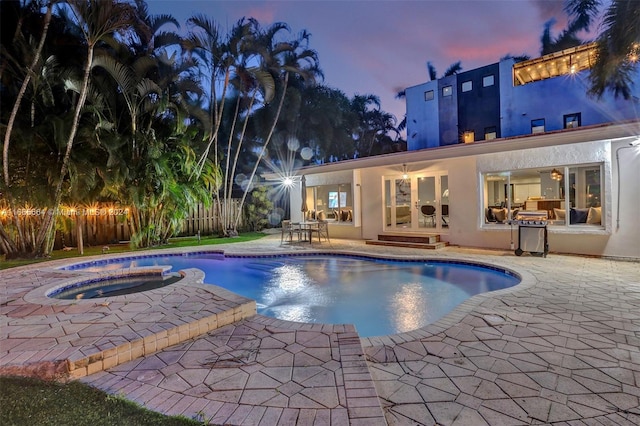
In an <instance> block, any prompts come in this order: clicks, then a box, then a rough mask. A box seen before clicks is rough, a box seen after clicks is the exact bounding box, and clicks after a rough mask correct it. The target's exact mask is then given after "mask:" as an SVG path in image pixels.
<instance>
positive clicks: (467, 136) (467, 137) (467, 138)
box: [462, 130, 475, 143]
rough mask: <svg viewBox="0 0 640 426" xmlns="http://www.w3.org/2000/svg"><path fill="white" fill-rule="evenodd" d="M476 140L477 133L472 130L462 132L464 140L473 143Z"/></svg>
mask: <svg viewBox="0 0 640 426" xmlns="http://www.w3.org/2000/svg"><path fill="white" fill-rule="evenodd" d="M474 140H475V133H474V132H473V131H472V130H468V131H466V132H464V133H463V134H462V142H464V143H471V142H473V141H474Z"/></svg>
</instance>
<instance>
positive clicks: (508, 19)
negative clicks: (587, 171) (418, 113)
mask: <svg viewBox="0 0 640 426" xmlns="http://www.w3.org/2000/svg"><path fill="white" fill-rule="evenodd" d="M147 4H148V5H149V12H150V13H151V14H161V13H170V14H171V15H173V16H174V17H175V18H176V19H178V21H179V22H180V23H181V25H183V30H184V23H185V21H186V20H187V19H188V18H189V17H190V16H193V15H195V14H198V13H203V14H205V15H207V16H209V17H210V18H212V19H213V20H215V21H216V22H218V24H219V26H220V28H221V30H223V32H224V33H225V34H226V33H227V30H228V29H230V28H231V27H232V26H233V24H234V23H236V22H237V21H238V19H240V18H242V17H253V18H256V19H257V20H258V21H259V23H260V25H261V26H262V27H263V28H264V27H267V26H269V25H271V24H273V23H274V22H285V23H287V24H288V25H289V26H290V27H291V32H292V35H297V34H298V33H299V32H300V31H301V30H303V29H306V30H307V31H308V32H309V33H311V40H310V48H312V49H314V50H316V51H317V52H318V55H319V59H320V67H321V69H322V70H323V72H324V76H325V78H324V82H323V84H325V85H327V86H329V87H332V88H335V89H339V90H341V91H343V92H344V93H345V94H346V95H347V96H348V97H350V98H351V97H352V96H353V95H355V94H362V95H364V94H373V95H377V96H378V97H379V98H380V100H381V103H382V109H383V110H385V111H387V112H390V113H392V114H394V115H395V116H396V117H397V119H398V121H400V120H402V118H403V117H404V114H405V105H404V101H403V100H398V99H396V98H395V95H396V93H398V91H400V90H403V89H404V88H407V87H411V86H415V85H417V84H420V83H424V82H426V81H428V80H429V76H428V72H427V67H426V63H427V61H430V62H431V63H432V64H433V65H434V66H435V68H436V70H437V72H438V77H440V76H441V75H442V73H444V71H445V70H446V69H447V68H448V67H449V65H451V64H452V63H454V62H457V61H462V67H463V71H466V70H471V69H474V68H477V67H479V66H483V65H488V64H492V63H495V62H498V61H499V60H500V58H501V57H503V56H505V55H507V54H512V55H521V54H527V55H529V56H531V57H536V56H538V55H539V52H540V36H541V34H542V31H543V25H544V23H545V22H546V21H548V20H549V19H551V18H554V17H555V18H556V19H557V21H558V22H557V24H556V25H555V27H554V31H553V34H554V35H557V34H558V32H559V31H561V30H562V29H563V28H564V27H565V24H566V15H565V13H564V12H563V10H562V6H563V2H562V1H561V0H464V1H463V0H448V1H446V0H368V1H355V0H340V1H338V0H327V1H318V0H313V1H307V0H265V1H248V0H247V1H244V0H236V1H221V0H186V1H185V0H182V1H175V0H147ZM589 36H591V37H595V34H593V33H592V34H590V35H587V37H589Z"/></svg>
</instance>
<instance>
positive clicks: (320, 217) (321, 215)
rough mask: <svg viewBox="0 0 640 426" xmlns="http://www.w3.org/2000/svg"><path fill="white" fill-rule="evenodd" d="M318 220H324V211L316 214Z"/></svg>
mask: <svg viewBox="0 0 640 426" xmlns="http://www.w3.org/2000/svg"><path fill="white" fill-rule="evenodd" d="M316 219H317V220H324V210H318V212H317V213H316Z"/></svg>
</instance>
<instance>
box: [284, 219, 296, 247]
mask: <svg viewBox="0 0 640 426" xmlns="http://www.w3.org/2000/svg"><path fill="white" fill-rule="evenodd" d="M293 234H298V240H300V228H296V227H294V226H293V224H292V223H291V221H290V220H283V221H282V234H281V235H280V244H282V243H283V242H284V241H285V239H286V240H287V241H288V242H290V243H291V242H293Z"/></svg>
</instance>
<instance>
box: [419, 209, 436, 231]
mask: <svg viewBox="0 0 640 426" xmlns="http://www.w3.org/2000/svg"><path fill="white" fill-rule="evenodd" d="M420 212H422V216H424V226H427V219H429V220H430V221H431V225H433V226H436V208H435V207H434V206H431V205H429V204H425V205H423V206H421V207H420Z"/></svg>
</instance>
